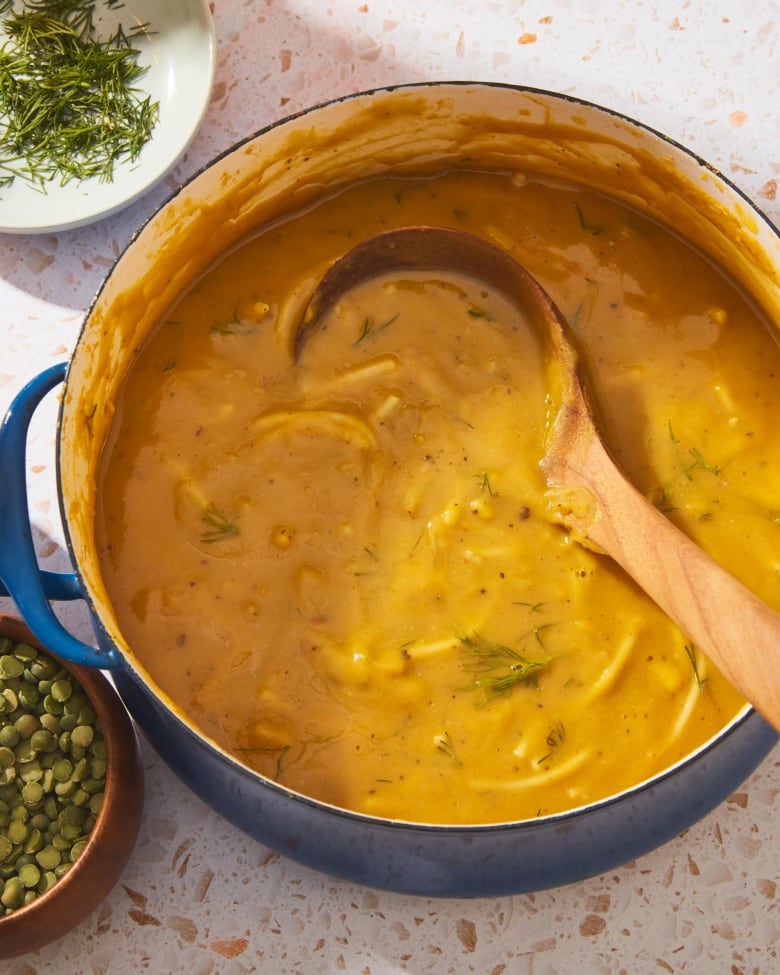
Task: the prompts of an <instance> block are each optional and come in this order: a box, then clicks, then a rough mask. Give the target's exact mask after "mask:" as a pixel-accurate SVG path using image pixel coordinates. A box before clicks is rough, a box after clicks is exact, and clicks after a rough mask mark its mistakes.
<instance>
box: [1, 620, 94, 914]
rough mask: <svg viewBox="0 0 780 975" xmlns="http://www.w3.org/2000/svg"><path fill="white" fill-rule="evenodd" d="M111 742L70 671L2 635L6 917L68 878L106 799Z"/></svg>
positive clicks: (3, 886)
mask: <svg viewBox="0 0 780 975" xmlns="http://www.w3.org/2000/svg"><path fill="white" fill-rule="evenodd" d="M105 779H106V745H105V741H104V738H103V734H102V732H101V730H100V723H99V721H98V719H97V715H96V714H95V711H94V709H93V707H92V705H91V704H90V701H89V698H88V697H87V695H86V693H85V692H84V690H83V689H82V687H81V686H80V685H79V683H78V682H77V681H76V680H75V678H73V677H72V676H71V675H70V674H69V673H68V671H66V670H65V669H64V668H63V667H61V666H60V664H58V663H57V662H56V661H54V660H53V659H52V658H51V657H49V656H48V655H47V654H44V653H42V652H41V651H39V650H37V649H36V648H35V647H32V646H30V645H29V644H27V643H14V642H13V641H11V640H9V639H8V638H7V637H0V917H2V916H3V915H5V914H10V913H11V912H12V911H15V910H17V909H18V908H20V907H24V906H25V905H26V904H29V903H30V902H31V901H33V900H35V898H36V897H38V896H39V895H40V894H43V893H45V892H46V891H47V890H49V888H50V887H51V886H52V885H53V884H55V883H56V882H57V881H58V880H59V879H60V878H61V877H63V876H64V875H65V874H66V873H67V872H68V870H69V869H70V867H71V865H72V864H73V863H74V862H75V861H76V859H77V858H78V856H79V854H80V853H81V852H82V851H83V849H84V847H85V846H86V843H87V838H88V836H89V834H90V832H91V830H92V827H93V826H94V825H95V820H96V819H97V815H98V813H99V812H100V806H101V804H102V801H103V790H104V787H105Z"/></svg>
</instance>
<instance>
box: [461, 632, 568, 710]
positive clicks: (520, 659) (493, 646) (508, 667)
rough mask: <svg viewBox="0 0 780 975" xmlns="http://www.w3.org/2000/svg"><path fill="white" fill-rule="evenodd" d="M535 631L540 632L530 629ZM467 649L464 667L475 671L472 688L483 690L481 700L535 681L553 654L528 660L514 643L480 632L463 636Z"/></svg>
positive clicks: (486, 699) (484, 701)
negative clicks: (508, 644) (490, 639)
mask: <svg viewBox="0 0 780 975" xmlns="http://www.w3.org/2000/svg"><path fill="white" fill-rule="evenodd" d="M531 632H533V633H535V634H536V636H537V639H538V632H537V631H531ZM460 642H461V647H462V649H463V651H464V670H466V671H467V672H468V673H470V674H473V675H474V680H473V682H472V684H471V685H469V687H470V689H471V690H477V691H482V692H483V697H482V699H481V701H480V704H486V703H487V702H488V701H489V700H490V699H491V698H492V697H495V696H496V695H500V694H507V693H509V692H511V691H512V690H513V689H514V688H515V686H516V685H517V684H529V685H533V684H534V683H535V681H536V678H537V676H538V672H539V671H540V670H542V669H543V668H544V667H546V666H547V665H548V664H549V663H550V661H551V660H552V657H547V658H546V659H544V660H529V659H528V658H527V657H524V656H523V655H522V654H521V653H519V652H518V651H517V650H514V649H512V647H507V646H505V645H504V644H501V643H492V642H490V641H489V640H485V639H484V638H483V637H481V636H480V635H479V634H478V633H472V634H471V635H470V636H464V637H460Z"/></svg>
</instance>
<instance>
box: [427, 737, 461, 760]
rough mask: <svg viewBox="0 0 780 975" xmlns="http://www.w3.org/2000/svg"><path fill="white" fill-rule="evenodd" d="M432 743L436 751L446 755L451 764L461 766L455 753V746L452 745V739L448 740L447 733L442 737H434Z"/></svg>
mask: <svg viewBox="0 0 780 975" xmlns="http://www.w3.org/2000/svg"><path fill="white" fill-rule="evenodd" d="M433 742H434V744H435V746H436V750H437V751H440V752H442V753H443V754H444V755H446V756H447V758H449V759H450V761H451V762H453V763H454V764H455V765H461V764H462V763H461V761H460V759H459V758H458V755H457V753H456V751H455V746H454V745H453V743H452V738H450V733H449V731H445V732H444V734H442V735H434V736H433Z"/></svg>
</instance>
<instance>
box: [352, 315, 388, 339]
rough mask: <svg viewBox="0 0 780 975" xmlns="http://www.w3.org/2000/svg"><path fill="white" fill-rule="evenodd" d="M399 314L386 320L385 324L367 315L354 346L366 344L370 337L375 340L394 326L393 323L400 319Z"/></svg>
mask: <svg viewBox="0 0 780 975" xmlns="http://www.w3.org/2000/svg"><path fill="white" fill-rule="evenodd" d="M399 314H400V312H396V313H395V315H392V316H391V317H390V318H387V319H385V321H383V322H377V321H376V319H375V318H374V317H373V316H372V315H367V316H366V317H365V318H364V319H363V326H362V328H361V331H360V335H358V337H357V338H356V339H355V341H354V342H353V345H360V343H361V342H364V341H365V340H366V339H367V338H368V337H369V336H371V337H372V338H374V337H375V336H377V335H379V334H380V332H384V330H385V329H386V328H389V327H390V326H391V325H392V324H393V322H394V321H395V320H396V319H397V318H398V316H399Z"/></svg>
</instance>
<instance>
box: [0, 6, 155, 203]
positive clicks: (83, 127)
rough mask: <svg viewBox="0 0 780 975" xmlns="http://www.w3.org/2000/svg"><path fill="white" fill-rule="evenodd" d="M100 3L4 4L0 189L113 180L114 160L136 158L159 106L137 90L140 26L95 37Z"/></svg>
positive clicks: (143, 69) (142, 70) (0, 26)
mask: <svg viewBox="0 0 780 975" xmlns="http://www.w3.org/2000/svg"><path fill="white" fill-rule="evenodd" d="M102 5H103V6H104V7H105V8H107V9H111V8H115V7H117V6H121V3H120V2H119V0H103V4H102ZM96 6H97V4H96V3H95V2H94V0H24V2H23V3H22V4H21V7H20V8H18V5H15V4H14V2H13V0H0V16H1V17H2V18H3V19H2V21H0V41H2V43H1V44H0V187H3V186H10V185H11V184H12V183H13V182H14V180H15V179H17V178H19V179H22V180H25V181H27V182H28V183H31V184H32V185H34V186H36V187H37V188H39V189H42V190H44V191H45V189H46V183H48V182H50V181H51V180H54V179H58V180H59V182H60V184H61V185H63V184H65V183H68V182H70V181H71V180H82V179H88V178H91V177H97V178H98V179H100V180H101V181H103V182H111V181H112V180H113V177H114V168H115V166H116V164H117V163H119V162H120V161H124V160H128V161H130V162H134V161H135V160H136V159H137V158H138V156H139V154H140V152H141V149H142V148H143V146H144V145H145V144H146V143H147V142H148V141H149V139H150V138H151V135H152V129H153V128H154V126H155V124H156V122H157V119H158V116H159V103H158V102H152V100H151V97H150V96H149V95H147V94H145V93H144V92H143V91H141V89H139V88H138V87H137V86H136V82H137V81H138V80H139V79H140V78H141V77H142V76H143V75H144V74H145V73H146V71H147V68H146V67H144V66H142V65H140V64H139V63H138V56H139V54H140V52H139V51H138V50H137V49H136V48H134V47H133V39H134V38H135V37H136V36H137V35H138V34H141V33H144V32H145V31H146V25H141V26H137V27H134V28H133V29H132V30H130V31H129V33H127V32H125V30H124V28H123V27H122V26H121V24H120V25H119V26H118V27H117V28H116V29H115V30H114V32H113V33H112V34H111V35H110V36H108V37H104V38H101V37H100V36H99V35H98V32H97V29H96V27H95V22H94V13H95V9H96ZM3 38H4V40H3Z"/></svg>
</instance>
